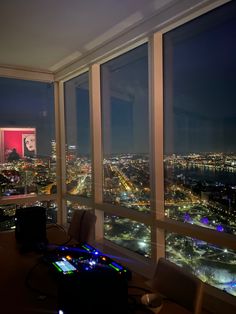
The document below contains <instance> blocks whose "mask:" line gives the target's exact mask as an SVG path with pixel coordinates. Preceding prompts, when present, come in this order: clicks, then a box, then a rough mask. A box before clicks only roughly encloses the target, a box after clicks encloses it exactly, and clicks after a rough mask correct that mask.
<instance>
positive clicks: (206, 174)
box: [165, 167, 236, 186]
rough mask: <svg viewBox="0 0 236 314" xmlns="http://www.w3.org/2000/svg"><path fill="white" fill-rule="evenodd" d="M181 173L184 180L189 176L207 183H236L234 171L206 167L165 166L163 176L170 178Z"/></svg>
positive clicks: (232, 184)
mask: <svg viewBox="0 0 236 314" xmlns="http://www.w3.org/2000/svg"><path fill="white" fill-rule="evenodd" d="M179 175H182V176H183V177H185V180H188V179H190V178H191V180H196V181H206V182H208V183H216V182H217V183H218V184H219V183H221V184H224V185H226V184H229V185H231V186H234V185H236V172H229V171H223V170H209V169H206V168H194V167H191V168H180V167H171V168H165V178H169V179H170V178H171V177H172V176H174V178H176V177H177V176H179Z"/></svg>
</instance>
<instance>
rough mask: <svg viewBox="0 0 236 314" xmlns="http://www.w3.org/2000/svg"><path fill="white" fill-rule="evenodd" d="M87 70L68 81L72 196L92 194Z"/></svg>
mask: <svg viewBox="0 0 236 314" xmlns="http://www.w3.org/2000/svg"><path fill="white" fill-rule="evenodd" d="M88 79H89V78H88V73H85V74H82V75H80V76H77V77H76V78H74V79H72V80H70V81H68V82H66V83H65V122H66V126H65V129H66V185H67V192H68V193H69V194H71V195H80V196H85V197H91V144H90V117H89V81H88Z"/></svg>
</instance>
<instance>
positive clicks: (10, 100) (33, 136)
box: [0, 78, 56, 197]
mask: <svg viewBox="0 0 236 314" xmlns="http://www.w3.org/2000/svg"><path fill="white" fill-rule="evenodd" d="M53 93H54V91H53V84H48V83H41V82H33V81H27V80H16V79H9V78H0V107H1V115H0V186H1V188H0V197H1V196H10V195H21V194H52V193H55V192H56V155H55V149H54V148H55V130H54V96H53Z"/></svg>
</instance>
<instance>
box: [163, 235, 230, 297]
mask: <svg viewBox="0 0 236 314" xmlns="http://www.w3.org/2000/svg"><path fill="white" fill-rule="evenodd" d="M166 257H167V258H168V259H169V260H171V261H172V262H174V263H176V264H178V265H180V266H182V267H184V268H186V269H187V270H190V271H191V272H192V273H194V274H195V275H196V276H197V277H199V278H200V279H201V280H202V281H203V282H206V283H208V284H210V285H211V286H214V287H216V288H218V289H221V290H224V291H226V292H227V293H229V294H232V295H234V296H236V265H235V259H236V252H235V251H232V250H229V249H227V248H222V247H219V246H216V245H212V244H211V243H207V242H204V241H201V240H199V239H193V238H190V237H186V236H183V235H180V234H175V233H167V234H166Z"/></svg>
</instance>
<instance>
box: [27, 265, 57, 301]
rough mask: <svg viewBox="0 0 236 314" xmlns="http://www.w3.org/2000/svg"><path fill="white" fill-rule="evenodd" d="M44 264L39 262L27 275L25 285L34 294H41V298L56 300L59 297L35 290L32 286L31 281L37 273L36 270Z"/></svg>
mask: <svg viewBox="0 0 236 314" xmlns="http://www.w3.org/2000/svg"><path fill="white" fill-rule="evenodd" d="M42 263H43V260H40V261H39V262H37V263H36V264H35V265H34V266H33V267H32V268H31V269H30V270H29V272H28V273H27V274H26V277H25V285H26V287H27V288H28V289H29V290H31V291H33V292H36V293H39V294H40V296H41V298H42V297H43V296H44V297H49V298H56V297H57V296H56V295H53V294H50V293H47V292H45V291H42V290H40V289H39V288H35V287H33V286H32V285H31V283H30V281H31V279H32V275H33V273H34V271H35V269H37V267H38V266H40V265H41V264H42Z"/></svg>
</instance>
